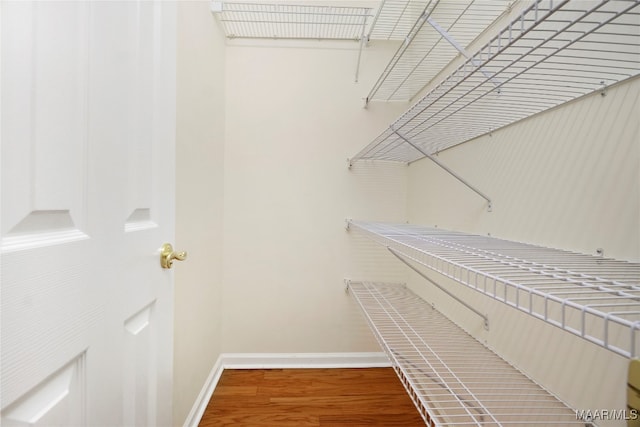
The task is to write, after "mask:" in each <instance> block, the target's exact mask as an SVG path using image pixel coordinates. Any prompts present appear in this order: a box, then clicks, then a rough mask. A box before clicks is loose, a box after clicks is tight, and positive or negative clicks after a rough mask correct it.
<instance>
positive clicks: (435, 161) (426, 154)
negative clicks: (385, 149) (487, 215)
mask: <svg viewBox="0 0 640 427" xmlns="http://www.w3.org/2000/svg"><path fill="white" fill-rule="evenodd" d="M389 129H390V130H391V132H393V133H395V134H396V135H398V137H399V138H400V139H402V140H403V141H404V142H406V143H407V144H409V145H410V146H412V147H413V148H415V149H416V150H417V151H419V152H420V153H422V154H423V155H424V156H426V157H428V158H429V160H431V161H432V162H433V163H435V164H436V165H438V166H440V167H441V168H442V169H444V170H445V171H446V172H448V173H449V175H451V176H453V177H454V178H455V179H457V180H458V181H460V182H461V183H463V184H464V185H466V186H467V187H468V188H469V189H471V191H473V192H474V193H476V194H477V195H479V196H480V197H482V198H483V199H485V200H486V201H487V212H491V211H492V209H493V205H492V203H491V199H490V198H489V196H487V195H486V194H484V193H483V192H482V191H480V190H478V189H477V188H476V187H474V186H473V185H471V184H469V183H468V182H467V181H466V180H465V179H464V178H462V177H461V176H460V175H458V174H457V173H455V172H454V171H453V170H451V168H449V167H447V166H446V165H445V164H443V163H442V162H441V161H440V160H438V159H437V158H435V157H434V156H432V155H431V154H429V153H428V152H426V151H425V150H423V149H422V148H420V146H418V145H416V144H414V143H413V142H412V141H411V140H410V139H409V138H407V137H406V136H404V135H403V134H401V133H400V132H398V131H397V130H395V129H394V128H393V126H391V127H389Z"/></svg>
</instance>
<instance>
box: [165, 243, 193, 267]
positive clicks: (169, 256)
mask: <svg viewBox="0 0 640 427" xmlns="http://www.w3.org/2000/svg"><path fill="white" fill-rule="evenodd" d="M186 258H187V253H186V252H174V251H173V246H171V243H165V244H164V245H162V248H160V265H161V266H162V268H171V267H173V261H174V260H178V261H184V260H185V259H186Z"/></svg>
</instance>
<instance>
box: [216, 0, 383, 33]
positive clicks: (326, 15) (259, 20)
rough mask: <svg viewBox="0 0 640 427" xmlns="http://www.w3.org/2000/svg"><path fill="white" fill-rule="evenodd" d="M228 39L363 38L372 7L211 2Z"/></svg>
mask: <svg viewBox="0 0 640 427" xmlns="http://www.w3.org/2000/svg"><path fill="white" fill-rule="evenodd" d="M211 7H212V11H213V12H214V13H216V14H217V15H218V18H219V20H220V22H221V23H222V27H223V28H224V31H225V35H226V36H227V37H228V38H273V39H317V40H361V39H362V38H363V37H364V35H365V34H366V29H367V24H368V23H369V18H371V17H372V10H371V9H370V8H364V7H339V6H311V5H296V4H269V3H240V2H238V3H236V2H221V1H213V2H212V6H211Z"/></svg>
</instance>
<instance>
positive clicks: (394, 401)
mask: <svg viewBox="0 0 640 427" xmlns="http://www.w3.org/2000/svg"><path fill="white" fill-rule="evenodd" d="M424 425H425V424H424V422H423V421H422V418H421V417H420V415H419V414H418V411H417V410H416V408H415V406H414V405H413V402H412V401H411V399H410V398H409V396H408V395H407V393H406V391H405V389H404V387H402V384H401V383H400V380H399V379H398V377H397V376H396V374H395V372H394V371H393V369H392V368H358V369H266V370H258V369H251V370H245V369H227V370H225V371H224V372H223V374H222V376H221V378H220V381H219V382H218V385H217V387H216V389H215V391H214V392H213V396H212V397H211V400H210V401H209V404H208V406H207V409H206V411H205V413H204V416H203V417H202V420H201V421H200V427H217V426H256V427H257V426H271V427H289V426H296V427H297V426H318V427H328V426H331V427H342V426H349V427H354V426H363V427H364V426H386V427H389V426H416V427H417V426H424Z"/></svg>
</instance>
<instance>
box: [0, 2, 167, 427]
mask: <svg viewBox="0 0 640 427" xmlns="http://www.w3.org/2000/svg"><path fill="white" fill-rule="evenodd" d="M0 8H1V9H0V14H1V19H2V27H1V28H2V29H1V31H2V62H1V65H2V70H1V71H2V139H1V163H2V169H1V170H0V180H1V182H0V186H1V189H2V192H1V193H0V201H1V206H0V212H1V214H2V215H1V221H0V222H1V230H0V231H1V235H0V238H1V256H2V259H1V284H0V305H1V312H0V316H1V319H0V321H1V323H0V328H1V331H0V332H1V333H0V340H1V347H0V349H1V353H2V354H1V357H0V365H1V377H0V378H1V380H0V381H1V384H0V386H1V390H0V396H1V399H2V400H1V401H0V409H1V414H0V418H1V421H0V423H1V424H2V425H3V426H4V425H34V426H38V425H47V426H53V425H64V426H79V425H83V426H84V425H103V426H104V425H114V426H115V425H147V426H156V425H170V424H171V389H172V378H171V375H172V345H173V343H172V333H173V329H172V327H173V325H172V322H173V317H172V296H173V289H172V286H173V275H172V272H171V271H168V270H163V269H161V268H160V263H159V248H160V246H161V245H162V243H164V242H166V241H172V240H173V230H174V229H173V203H174V196H173V188H174V185H173V179H174V176H173V150H174V137H175V128H174V121H175V106H174V103H175V94H174V91H175V22H174V21H175V4H173V2H164V1H157V2H150V1H137V2H135V1H128V2H78V1H57V2H37V1H34V2H31V1H15V2H13V1H3V2H1V3H0Z"/></svg>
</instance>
